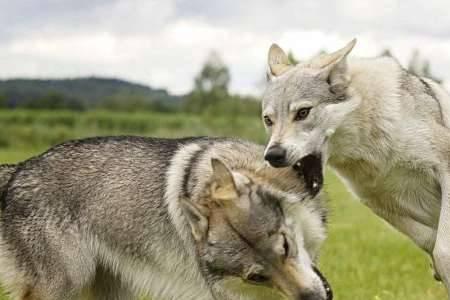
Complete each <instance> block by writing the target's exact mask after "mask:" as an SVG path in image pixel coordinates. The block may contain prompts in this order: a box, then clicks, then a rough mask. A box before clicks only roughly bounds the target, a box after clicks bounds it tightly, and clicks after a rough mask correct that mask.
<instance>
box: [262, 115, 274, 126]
mask: <svg viewBox="0 0 450 300" xmlns="http://www.w3.org/2000/svg"><path fill="white" fill-rule="evenodd" d="M264 123H265V124H266V126H267V127H270V126H272V125H273V122H272V120H271V119H270V118H269V116H264Z"/></svg>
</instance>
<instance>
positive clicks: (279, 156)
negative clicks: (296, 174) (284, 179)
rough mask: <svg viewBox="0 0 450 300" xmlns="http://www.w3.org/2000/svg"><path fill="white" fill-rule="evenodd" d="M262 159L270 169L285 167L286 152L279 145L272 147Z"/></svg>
mask: <svg viewBox="0 0 450 300" xmlns="http://www.w3.org/2000/svg"><path fill="white" fill-rule="evenodd" d="M264 159H265V160H267V161H268V162H269V163H270V165H271V166H272V167H275V168H282V167H287V166H288V164H287V162H286V150H285V149H284V148H283V147H281V146H280V145H273V146H271V147H270V148H269V149H267V151H266V155H265V156H264Z"/></svg>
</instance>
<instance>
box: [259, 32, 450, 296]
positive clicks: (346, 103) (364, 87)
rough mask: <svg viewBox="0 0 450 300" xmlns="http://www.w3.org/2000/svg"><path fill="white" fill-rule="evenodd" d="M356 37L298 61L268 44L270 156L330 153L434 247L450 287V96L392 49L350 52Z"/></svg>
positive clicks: (380, 210) (370, 202) (275, 159)
mask: <svg viewBox="0 0 450 300" xmlns="http://www.w3.org/2000/svg"><path fill="white" fill-rule="evenodd" d="M355 43H356V40H353V41H352V42H350V43H349V44H348V45H347V46H345V47H344V48H342V49H341V50H338V51H336V52H334V53H331V54H322V55H319V56H317V57H314V58H312V59H310V60H308V61H304V62H300V63H299V64H298V65H297V66H292V65H290V64H289V63H288V59H287V56H286V54H285V53H284V52H283V50H281V48H279V47H278V46H277V45H273V46H272V47H271V48H270V51H269V77H270V83H269V85H268V88H267V90H266V92H265V95H264V97H263V118H264V122H265V124H266V127H267V130H268V131H269V133H270V141H269V143H268V145H267V147H266V151H265V158H266V159H267V160H268V161H269V162H270V164H271V165H273V166H275V167H282V166H288V165H301V164H302V163H301V159H303V160H304V159H305V158H307V157H309V158H310V160H312V161H314V158H315V163H313V165H315V166H316V167H315V168H313V169H318V168H320V165H321V164H325V163H326V162H328V163H329V165H330V166H331V167H332V168H333V169H334V170H335V171H336V172H337V174H339V175H340V176H341V177H342V178H343V179H344V182H345V183H346V184H347V185H348V186H349V187H350V189H351V190H352V191H353V192H354V193H355V194H356V195H357V196H358V197H359V198H360V199H361V200H362V202H363V203H364V204H365V205H367V206H368V207H369V208H370V209H372V211H373V212H374V213H375V214H377V215H378V216H380V217H381V218H383V219H385V220H386V221H387V222H389V223H390V224H392V225H393V226H394V227H395V228H397V229H398V230H399V231H400V232H402V233H404V234H406V235H407V236H409V237H410V238H411V239H412V240H413V241H414V242H415V243H416V244H417V245H418V246H419V247H420V248H422V249H423V250H425V251H426V252H427V253H429V255H430V256H431V257H432V259H433V262H434V267H435V271H436V276H437V278H439V277H440V278H441V279H442V280H443V282H444V284H445V286H446V287H447V290H450V289H449V288H450V197H449V192H450V130H449V127H450V97H449V95H448V94H447V92H446V91H445V90H444V89H443V88H442V87H441V86H440V85H438V84H437V83H436V82H434V81H432V80H430V79H427V78H420V77H418V76H416V75H414V74H411V73H409V72H408V71H406V70H405V69H403V68H402V67H401V66H400V64H399V63H398V62H397V61H396V60H395V59H394V58H392V57H377V58H370V59H348V58H347V55H348V54H349V53H350V51H351V50H352V49H353V47H354V45H355ZM317 166H319V167H317Z"/></svg>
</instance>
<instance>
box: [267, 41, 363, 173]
mask: <svg viewBox="0 0 450 300" xmlns="http://www.w3.org/2000/svg"><path fill="white" fill-rule="evenodd" d="M355 43H356V40H353V41H351V42H350V43H349V44H348V45H347V46H345V47H344V48H342V49H340V50H338V51H336V52H334V53H331V54H322V55H319V56H317V57H315V58H313V59H311V60H309V61H305V62H300V63H299V64H298V65H296V66H293V65H290V64H289V60H288V56H287V55H286V54H285V53H284V52H283V50H282V49H281V48H280V47H278V46H277V45H275V44H274V45H272V47H271V48H270V50H269V59H268V62H269V68H268V78H269V83H268V87H267V89H266V91H265V93H264V96H263V110H262V116H263V120H264V124H265V126H266V129H267V131H268V133H269V134H270V140H269V142H268V144H267V147H266V150H265V159H266V160H267V161H268V162H269V163H270V164H271V165H272V166H274V167H285V166H292V165H296V164H299V165H300V164H301V159H303V158H305V157H309V158H316V160H317V163H319V164H320V161H321V160H323V159H324V158H326V157H324V156H326V150H327V139H328V137H330V136H331V135H332V134H333V133H334V131H335V130H336V129H337V128H338V126H339V125H340V124H341V123H342V121H343V120H344V119H345V118H346V116H347V115H348V114H349V113H350V112H352V111H353V110H354V109H355V108H356V107H357V106H358V103H359V99H357V98H356V97H354V98H352V97H350V96H349V94H351V91H350V90H349V89H348V84H349V78H348V74H347V64H346V57H347V55H348V54H349V53H350V51H351V50H352V49H353V47H354V45H355Z"/></svg>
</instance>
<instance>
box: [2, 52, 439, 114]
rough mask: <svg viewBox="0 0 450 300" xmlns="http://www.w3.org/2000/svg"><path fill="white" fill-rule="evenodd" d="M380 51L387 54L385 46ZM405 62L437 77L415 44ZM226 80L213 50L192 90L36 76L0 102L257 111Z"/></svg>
mask: <svg viewBox="0 0 450 300" xmlns="http://www.w3.org/2000/svg"><path fill="white" fill-rule="evenodd" d="M321 52H323V51H321ZM381 55H387V56H392V54H391V52H390V51H389V50H385V51H383V52H382V53H381ZM289 60H290V61H291V62H292V63H293V64H296V63H298V60H297V58H296V57H295V56H294V54H293V53H292V52H289ZM407 68H408V70H409V71H410V72H412V73H414V74H416V75H418V76H424V77H429V78H432V79H434V80H436V81H438V82H440V79H439V78H437V77H436V76H434V75H433V74H432V73H431V70H430V62H429V60H427V59H425V58H423V57H422V56H421V54H420V53H419V51H418V50H415V51H414V52H413V55H412V57H411V59H410V61H409V63H408V66H407ZM230 82H231V75H230V71H229V68H228V67H227V66H226V64H225V63H224V62H223V60H222V59H221V58H220V56H219V54H218V53H217V52H215V51H213V52H211V53H210V54H209V56H208V57H207V59H206V61H205V63H204V64H203V66H202V67H201V69H200V70H199V73H198V75H197V76H196V77H195V79H194V83H193V89H192V91H190V92H189V93H188V94H186V95H184V96H181V97H177V96H172V95H169V94H168V93H167V91H165V90H154V89H151V88H149V87H146V86H143V85H138V84H132V83H129V82H126V81H121V80H115V79H100V78H84V79H75V80H66V81H65V80H59V81H51V80H50V81H45V80H37V83H33V81H31V82H30V81H26V80H15V81H14V80H13V81H12V82H8V83H5V82H0V108H25V109H49V110H56V109H65V110H75V111H83V110H92V109H100V110H110V111H123V112H135V111H156V112H178V111H185V112H190V113H194V114H213V113H214V114H218V113H220V114H228V115H230V116H233V115H238V114H249V115H253V116H255V115H257V114H258V113H259V109H260V108H259V107H260V105H259V103H258V99H257V98H255V97H251V96H242V95H237V94H232V93H230V90H229V85H230ZM2 84H3V85H5V84H8V87H9V90H8V89H5V88H2ZM55 87H58V88H55ZM5 91H6V92H5ZM2 93H3V94H2Z"/></svg>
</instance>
